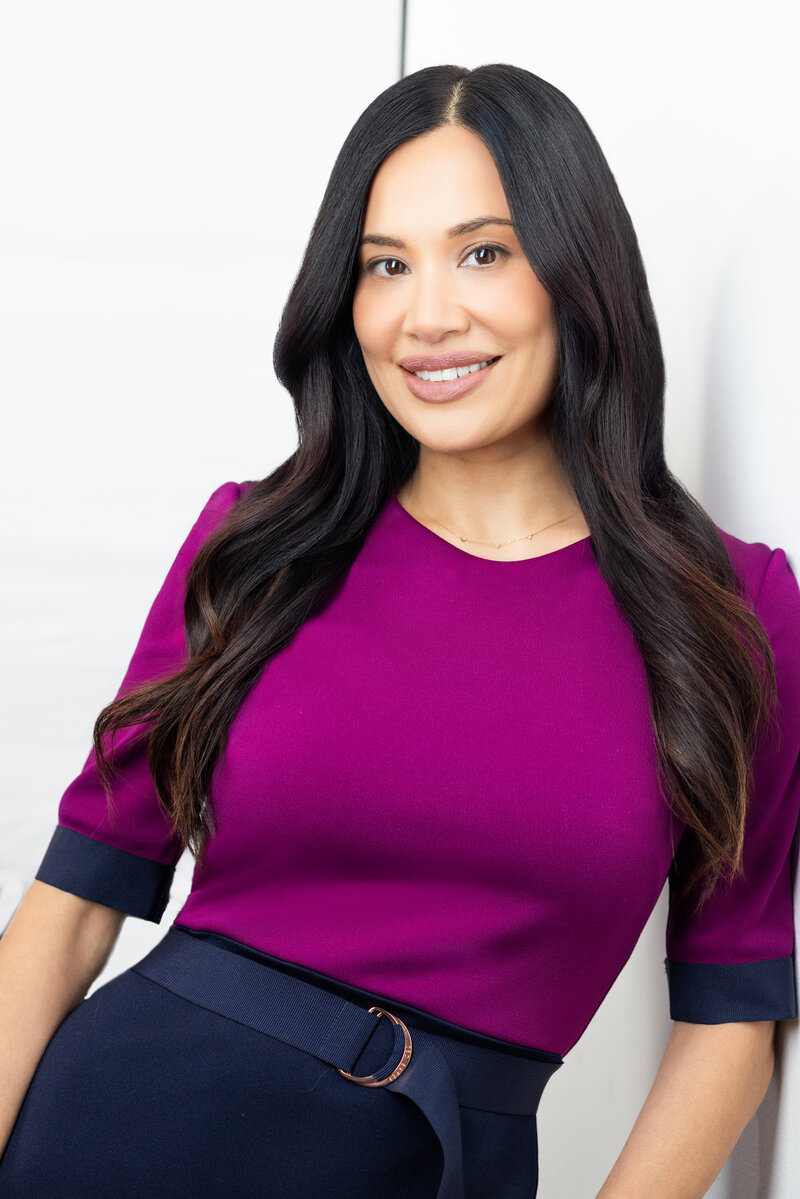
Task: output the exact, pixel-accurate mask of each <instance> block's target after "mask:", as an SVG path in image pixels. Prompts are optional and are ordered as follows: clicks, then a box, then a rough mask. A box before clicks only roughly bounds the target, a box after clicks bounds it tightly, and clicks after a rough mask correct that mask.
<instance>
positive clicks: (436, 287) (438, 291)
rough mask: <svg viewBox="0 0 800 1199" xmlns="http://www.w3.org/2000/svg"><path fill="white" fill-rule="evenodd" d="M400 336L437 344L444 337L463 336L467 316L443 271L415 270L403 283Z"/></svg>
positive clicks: (451, 282) (467, 322) (453, 284)
mask: <svg viewBox="0 0 800 1199" xmlns="http://www.w3.org/2000/svg"><path fill="white" fill-rule="evenodd" d="M403 295H404V298H405V299H406V304H407V306H406V311H405V315H404V318H403V328H402V331H403V333H404V334H406V335H408V336H409V337H418V338H419V339H420V340H421V341H438V340H439V339H440V338H442V337H444V336H445V335H446V334H448V333H463V332H464V331H465V330H466V329H468V328H469V316H468V315H467V313H466V312H465V311H464V308H463V307H462V305H461V304H460V303H459V300H458V295H457V287H456V285H455V283H454V282H453V280H452V279H450V278H449V277H448V275H447V272H445V271H437V270H428V271H424V270H419V271H417V273H416V274H415V275H413V276H412V278H411V279H409V280H406V287H405V288H404V291H403Z"/></svg>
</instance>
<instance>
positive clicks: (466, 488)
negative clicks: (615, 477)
mask: <svg viewBox="0 0 800 1199" xmlns="http://www.w3.org/2000/svg"><path fill="white" fill-rule="evenodd" d="M535 448H536V450H537V453H536V454H535V455H532V454H530V453H526V454H525V455H524V456H523V455H518V456H517V457H516V459H513V458H512V459H509V458H504V459H498V460H495V461H483V462H475V461H470V460H468V459H465V458H458V457H456V456H455V455H450V454H443V453H438V452H434V451H430V450H429V449H428V447H426V446H422V445H421V446H420V457H419V462H418V464H417V467H416V469H415V471H414V473H413V475H412V476H411V478H410V479H409V480H408V481H407V483H405V484H404V486H403V487H401V488H400V489H399V490H398V492H397V499H398V500H399V502H400V503H401V504H402V506H403V507H404V508H406V509H407V511H409V512H410V513H411V515H412V516H415V517H416V518H417V519H418V520H421V521H422V522H423V523H425V524H428V523H429V522H431V521H436V522H441V524H436V525H434V527H435V528H436V531H437V532H440V531H441V527H442V526H448V527H449V529H451V530H453V531H454V532H455V533H456V534H458V535H460V536H462V537H467V538H469V539H470V540H473V541H479V542H487V543H491V544H494V543H496V542H498V541H507V540H509V539H511V538H515V537H526V536H527V535H528V533H531V532H537V531H538V530H540V529H542V530H544V528H545V526H549V525H551V524H552V523H553V522H554V521H558V522H560V523H558V524H557V525H555V527H554V528H553V529H552V530H550V529H547V530H546V531H545V532H543V534H542V543H544V541H545V539H547V540H548V541H549V542H551V543H552V544H551V545H550V548H557V547H558V546H559V545H560V544H562V543H563V544H568V543H569V542H571V541H574V540H576V538H577V537H581V536H586V535H588V533H589V527H588V525H587V524H586V522H585V520H584V518H583V515H582V513H581V511H580V505H579V504H578V501H577V498H576V496H575V493H574V491H573V490H572V488H571V486H570V485H569V482H568V480H567V478H566V475H565V474H564V471H563V468H562V467H561V464H560V463H559V462H558V460H557V458H556V456H555V454H554V453H553V451H552V448H551V445H550V442H549V440H547V439H546V438H541V439H540V441H539V443H537V446H536V447H535ZM564 517H568V519H567V520H563V518H564Z"/></svg>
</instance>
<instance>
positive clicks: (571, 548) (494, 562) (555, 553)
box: [389, 494, 591, 567]
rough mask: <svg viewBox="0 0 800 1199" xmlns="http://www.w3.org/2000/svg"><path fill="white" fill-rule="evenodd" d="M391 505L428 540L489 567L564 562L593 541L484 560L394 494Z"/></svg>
mask: <svg viewBox="0 0 800 1199" xmlns="http://www.w3.org/2000/svg"><path fill="white" fill-rule="evenodd" d="M389 503H390V505H391V506H393V507H394V508H396V509H397V510H398V511H399V512H400V513H401V516H403V517H405V519H406V521H407V522H410V523H409V527H412V526H415V527H416V528H417V529H419V530H420V531H421V532H422V534H424V535H427V537H428V538H433V539H434V541H438V543H439V544H440V545H442V546H444V547H445V550H451V551H452V552H453V553H454V554H458V555H459V557H461V558H470V559H471V560H472V561H473V562H484V563H485V564H486V565H487V566H499V567H507V566H529V564H530V563H531V562H543V561H544V560H545V559H546V558H550V559H559V560H562V559H563V558H564V556H565V555H569V554H570V552H572V553H575V552H576V551H578V550H580V548H581V547H582V546H584V545H585V544H586V543H587V542H589V541H590V540H591V533H589V534H587V535H586V537H579V538H578V540H577V541H571V542H570V543H569V545H562V546H559V548H558V549H557V550H548V551H547V553H546V554H536V555H535V556H534V557H532V558H509V559H508V560H506V561H503V560H502V559H499V558H482V557H481V556H480V554H471V553H470V552H469V551H468V550H462V549H460V548H459V547H458V546H457V545H453V543H452V541H448V540H447V538H446V537H441V536H440V535H439V534H438V533H435V532H434V531H433V529H429V528H428V526H427V525H424V524H423V523H422V521H421V520H417V518H416V516H412V515H411V513H410V512H409V511H408V510H407V509H406V508H404V507H403V505H402V504H401V503H400V501H399V499H398V498H397V496H396V495H394V494H393V495H392V496H391V497H390V499H389ZM431 544H432V543H431Z"/></svg>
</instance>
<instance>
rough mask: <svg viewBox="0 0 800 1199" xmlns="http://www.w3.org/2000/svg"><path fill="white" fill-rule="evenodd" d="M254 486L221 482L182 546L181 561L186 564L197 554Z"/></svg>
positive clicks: (251, 484)
mask: <svg viewBox="0 0 800 1199" xmlns="http://www.w3.org/2000/svg"><path fill="white" fill-rule="evenodd" d="M253 486H254V484H253V483H252V482H245V483H236V482H233V481H229V482H227V483H221V484H220V485H219V486H218V487H216V488H215V489H214V490H213V491H212V492H211V495H210V496H209V497H208V499H207V500H206V502H205V503H204V504H203V507H202V508H201V510H200V513H199V514H198V516H197V518H196V519H195V521H194V524H193V525H192V527H191V529H190V530H189V533H188V535H187V536H186V538H185V540H184V542H183V545H182V546H181V549H180V551H179V554H178V559H179V561H180V562H182V563H183V564H184V565H186V564H187V563H188V562H189V561H190V560H191V559H192V558H193V557H194V556H195V554H196V553H197V551H198V550H199V549H200V547H201V546H202V545H203V544H204V543H205V542H206V541H207V540H208V539H209V538H210V537H211V535H212V533H215V532H216V530H217V529H218V528H219V527H220V526H221V525H222V524H223V522H224V521H225V519H226V517H228V516H229V515H230V513H231V512H232V511H233V509H234V508H235V507H236V505H237V503H238V502H239V500H240V499H241V498H242V497H243V496H244V495H245V494H246V493H247V491H248V490H249V489H250V488H251V487H253Z"/></svg>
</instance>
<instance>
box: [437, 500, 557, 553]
mask: <svg viewBox="0 0 800 1199" xmlns="http://www.w3.org/2000/svg"><path fill="white" fill-rule="evenodd" d="M578 511H579V509H577V508H575V509H573V511H572V512H570V513H569V514H568V515H567V516H562V517H561V520H554V521H553V524H551V525H545V526H544V527H543V528H541V529H535V530H534V532H533V533H525V535H524V536H522V537H511V538H509V540H508V541H475V539H474V538H472V537H462V536H461V534H460V533H456V532H454V530H453V529H448V528H447V525H446V524H443V523H442V521H440V520H436V518H435V517H431V516H429V517H428V518H427V519H428V521H431V520H432V521H433V523H434V524H435V525H440V526H441V528H443V529H447V532H448V533H452V534H453V536H454V537H457V538H458V539H459V541H468V542H469V543H470V545H491V546H494V548H495V549H496V550H499V549H500V547H501V546H502V545H513V544H514V542H516V541H531V540H532V539H533V538H534V537H535V535H536V533H544V531H545V529H552V528H553V526H554V525H561V524H563V523H564V521H565V520H569V518H570V516H575V514H576V513H577V512H578Z"/></svg>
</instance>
